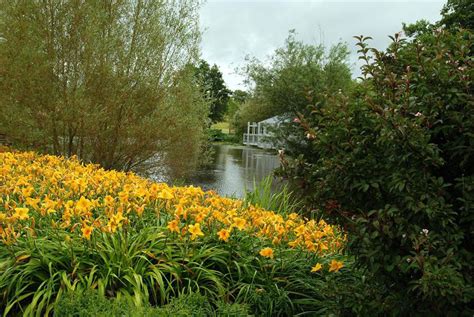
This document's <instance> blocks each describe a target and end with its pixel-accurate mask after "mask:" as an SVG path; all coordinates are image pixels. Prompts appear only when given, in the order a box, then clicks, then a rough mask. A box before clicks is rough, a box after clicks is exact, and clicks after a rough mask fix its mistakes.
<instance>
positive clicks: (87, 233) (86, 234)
mask: <svg viewBox="0 0 474 317" xmlns="http://www.w3.org/2000/svg"><path fill="white" fill-rule="evenodd" d="M93 230H94V227H92V226H87V225H85V226H82V229H81V231H82V237H83V238H85V239H87V240H90V239H91V234H92V231H93Z"/></svg>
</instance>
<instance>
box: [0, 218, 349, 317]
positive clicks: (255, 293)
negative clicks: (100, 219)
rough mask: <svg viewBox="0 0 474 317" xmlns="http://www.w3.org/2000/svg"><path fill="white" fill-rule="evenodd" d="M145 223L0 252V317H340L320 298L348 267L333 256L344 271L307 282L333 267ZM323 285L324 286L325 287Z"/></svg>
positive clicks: (296, 254) (251, 243)
mask: <svg viewBox="0 0 474 317" xmlns="http://www.w3.org/2000/svg"><path fill="white" fill-rule="evenodd" d="M145 214H146V213H145ZM145 214H144V216H143V218H140V219H141V220H139V222H138V223H137V224H136V225H135V228H134V229H133V230H120V231H118V232H116V233H115V234H113V235H109V234H107V233H97V234H95V235H94V237H93V238H92V239H91V241H84V240H82V239H78V238H77V237H76V238H74V237H72V238H71V237H68V236H65V235H64V232H63V231H58V230H56V229H54V228H39V227H38V228H36V234H37V236H35V237H33V236H27V237H22V238H21V239H19V240H18V241H17V242H16V243H15V244H12V245H2V247H1V248H0V290H1V297H0V304H1V306H0V307H2V309H3V314H4V316H15V315H24V316H40V315H43V314H45V313H52V312H55V313H56V310H57V315H69V314H72V315H74V316H87V315H88V314H89V313H90V314H89V315H93V316H95V315H98V316H101V315H104V314H105V313H106V312H108V311H110V312H111V313H117V315H123V314H125V315H127V314H128V313H130V312H137V313H138V314H139V315H140V314H141V315H143V316H148V315H149V316H155V315H157V316H162V315H163V314H164V315H165V316H176V315H183V316H185V315H186V316H189V315H190V313H192V314H191V315H193V316H206V315H212V314H210V313H209V312H210V311H211V312H212V311H215V312H221V313H218V314H217V315H218V316H222V315H224V316H225V315H226V314H228V315H229V316H232V314H233V313H234V312H235V313H236V314H240V313H242V314H243V312H245V311H247V310H248V311H249V312H252V313H255V314H256V315H259V316H272V315H275V314H280V315H294V314H296V313H302V312H312V311H318V312H322V311H328V312H338V311H339V310H340V309H342V308H340V305H339V301H341V298H339V297H337V296H334V295H333V294H329V295H328V296H326V294H325V293H324V292H322V291H321V290H322V289H323V288H325V287H329V286H328V285H326V283H336V280H338V279H339V278H340V279H341V281H345V280H347V279H351V278H350V276H351V275H352V273H351V271H350V267H351V263H350V261H347V262H346V260H345V257H343V256H336V257H337V258H338V259H342V260H343V261H344V265H345V267H344V268H343V269H342V270H341V271H339V272H337V273H328V272H327V270H325V271H321V272H318V273H309V268H310V266H311V264H312V263H316V262H321V263H322V264H323V265H325V267H328V265H329V262H330V260H331V259H333V258H334V257H333V256H328V257H324V258H323V257H318V256H317V255H315V254H309V253H307V252H303V251H302V250H301V249H288V248H285V247H275V252H276V254H277V256H276V257H275V259H267V258H262V257H260V256H258V251H259V250H260V249H261V248H262V247H263V245H262V243H263V241H261V240H259V239H255V238H252V237H250V236H249V235H247V234H245V233H239V232H234V233H233V236H232V238H231V239H232V241H230V242H228V243H224V242H222V241H220V240H219V239H218V237H217V235H213V236H207V237H203V238H202V240H200V241H196V242H194V243H192V244H191V245H190V244H189V243H186V242H184V241H181V240H179V239H174V238H173V239H170V238H169V237H167V234H166V233H165V232H163V230H162V228H163V227H162V226H163V224H166V223H167V222H168V221H169V220H170V219H167V218H166V217H163V218H156V216H154V215H153V214H152V213H151V212H149V213H148V216H145ZM326 275H334V278H331V279H329V280H327V277H326ZM339 285H340V284H339ZM91 290H94V292H93V293H89V291H91ZM71 292H72V293H73V294H74V295H68V294H69V293H71ZM83 292H85V293H84V294H83V295H78V294H82V293H83ZM183 294H184V295H186V294H194V295H189V297H188V295H186V296H185V297H183ZM105 297H107V298H111V299H110V300H109V299H105ZM114 298H115V299H114ZM222 299H225V301H226V303H223V302H222ZM150 305H152V306H155V307H161V308H159V309H158V308H150ZM122 313H123V314H122ZM245 315H247V314H245ZM132 316H133V314H132Z"/></svg>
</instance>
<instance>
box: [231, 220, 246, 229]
mask: <svg viewBox="0 0 474 317" xmlns="http://www.w3.org/2000/svg"><path fill="white" fill-rule="evenodd" d="M246 224H247V220H245V219H243V218H239V217H235V218H234V227H236V228H237V229H239V230H244V229H245V225H246Z"/></svg>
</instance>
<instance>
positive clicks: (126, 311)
mask: <svg viewBox="0 0 474 317" xmlns="http://www.w3.org/2000/svg"><path fill="white" fill-rule="evenodd" d="M247 309H248V308H247V306H245V305H240V304H235V303H234V304H229V303H226V302H224V301H218V302H217V304H216V306H215V307H213V306H212V305H211V304H210V303H209V301H208V300H207V298H206V297H204V296H203V295H200V294H198V293H189V294H182V295H180V296H179V297H176V298H173V299H172V300H171V302H170V303H169V304H166V305H164V306H162V307H151V306H145V307H137V306H135V305H134V304H133V303H132V302H127V301H126V300H118V299H115V298H110V299H108V298H106V297H105V296H102V295H99V294H98V292H97V291H93V290H86V291H83V292H80V291H74V292H69V293H66V294H64V295H63V296H62V297H61V298H60V300H59V301H58V302H57V303H56V305H55V307H54V316H71V317H72V316H76V317H86V316H87V317H88V316H91V317H92V316H93V317H96V316H99V317H106V316H111V317H114V316H131V317H133V316H135V317H142V316H143V317H174V316H183V317H187V316H194V317H206V316H234V317H236V316H248V315H249V313H248V311H247Z"/></svg>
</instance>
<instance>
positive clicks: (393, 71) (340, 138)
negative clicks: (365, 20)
mask: <svg viewBox="0 0 474 317" xmlns="http://www.w3.org/2000/svg"><path fill="white" fill-rule="evenodd" d="M433 29H434V28H433ZM367 41H368V38H364V37H360V38H359V43H358V46H359V48H360V50H359V52H360V54H361V58H362V59H363V60H365V61H366V62H367V64H366V65H365V66H363V68H362V71H363V75H364V78H363V79H362V81H360V82H359V83H358V85H357V87H356V88H354V90H353V91H352V92H344V93H339V94H336V95H331V96H328V97H327V98H326V100H325V102H324V103H320V104H318V105H316V106H312V107H311V109H310V110H311V111H312V113H311V115H306V116H304V115H302V114H300V115H299V116H298V117H297V118H295V120H294V123H293V127H294V129H295V131H298V134H297V135H299V136H300V140H302V141H300V142H297V143H295V144H293V145H294V147H289V148H288V149H287V151H286V152H287V153H289V154H291V155H293V159H288V160H286V159H284V160H283V162H284V166H283V170H282V173H283V174H284V175H286V176H287V177H289V178H290V179H291V180H292V181H293V182H294V183H295V184H297V185H298V186H299V188H301V190H302V192H303V193H304V196H305V197H306V202H307V204H308V205H309V206H312V207H313V208H314V209H320V210H322V209H324V210H325V213H326V214H328V215H329V216H330V217H332V219H333V220H334V221H337V222H338V223H340V224H342V225H343V226H344V227H345V228H346V229H347V230H348V232H349V247H350V250H351V251H352V252H353V254H354V255H355V256H356V258H357V260H358V262H359V263H360V264H362V265H364V266H366V267H367V268H368V269H369V271H370V272H372V273H373V274H374V277H375V279H374V280H373V283H376V284H377V285H379V286H380V285H382V286H383V287H381V288H380V291H381V293H380V295H381V299H380V302H379V307H378V309H380V312H384V311H385V312H391V313H398V314H410V313H414V312H428V311H429V312H432V313H438V314H445V313H447V312H456V313H460V312H463V311H464V312H466V311H468V305H469V303H470V301H472V300H473V299H474V296H473V295H474V292H473V283H472V282H473V281H472V272H473V263H474V257H473V242H472V241H473V232H474V222H473V220H474V214H473V202H474V173H473V172H474V97H473V85H472V78H473V72H474V68H473V58H472V54H471V51H470V47H471V45H472V43H473V41H474V37H473V34H472V33H470V32H469V31H466V30H456V31H453V32H448V31H447V30H443V29H436V30H433V31H431V30H428V31H425V32H420V33H419V34H417V36H416V37H415V38H412V39H402V38H401V37H400V35H398V34H397V35H396V36H395V37H393V43H392V44H391V45H390V47H389V48H388V49H387V50H386V51H378V50H376V49H371V48H370V47H369V46H368V44H367ZM471 313H472V311H471Z"/></svg>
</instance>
